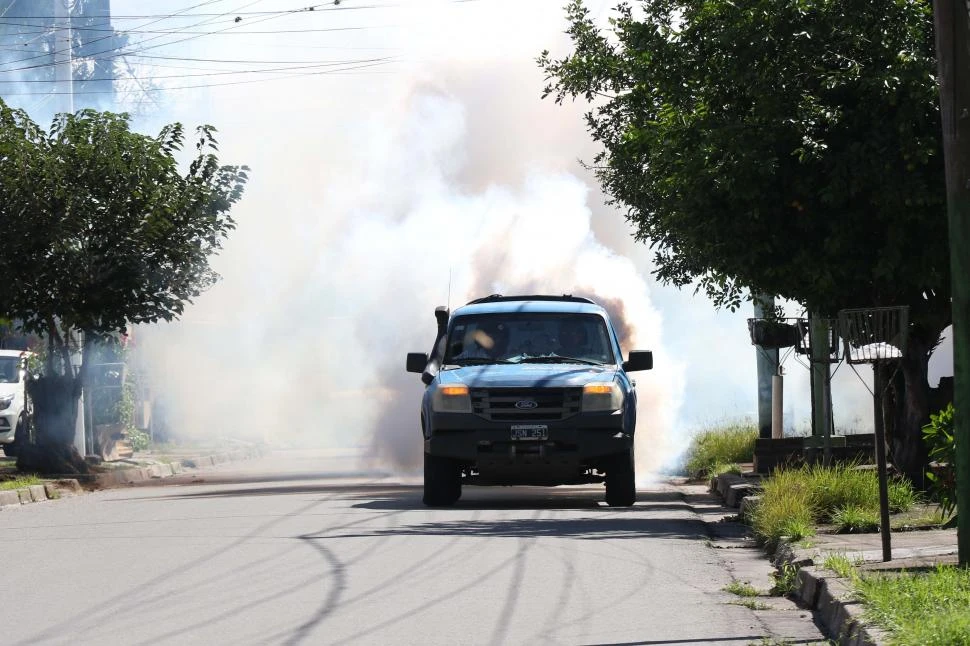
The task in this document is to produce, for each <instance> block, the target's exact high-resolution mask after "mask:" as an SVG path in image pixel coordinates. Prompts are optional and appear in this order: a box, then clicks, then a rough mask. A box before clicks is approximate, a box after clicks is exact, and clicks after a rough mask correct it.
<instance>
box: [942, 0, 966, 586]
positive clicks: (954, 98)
mask: <svg viewBox="0 0 970 646" xmlns="http://www.w3.org/2000/svg"><path fill="white" fill-rule="evenodd" d="M933 18H934V22H935V24H936V56H937V65H938V66H939V79H940V113H941V116H942V121H943V154H944V159H945V164H946V197H947V211H948V213H949V219H950V280H951V282H952V289H953V375H954V378H953V399H954V402H953V406H954V408H955V409H956V414H955V415H954V420H953V421H954V426H955V429H954V435H955V441H956V449H957V456H956V458H957V459H956V462H957V463H956V472H957V544H958V549H959V561H960V565H962V566H965V567H966V566H970V2H968V0H935V1H934V2H933Z"/></svg>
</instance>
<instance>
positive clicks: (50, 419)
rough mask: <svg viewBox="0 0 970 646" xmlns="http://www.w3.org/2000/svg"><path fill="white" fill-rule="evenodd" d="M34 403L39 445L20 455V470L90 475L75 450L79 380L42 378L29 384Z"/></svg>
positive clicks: (18, 462) (62, 376) (86, 466)
mask: <svg viewBox="0 0 970 646" xmlns="http://www.w3.org/2000/svg"><path fill="white" fill-rule="evenodd" d="M28 393H29V394H30V397H31V399H32V400H33V403H34V424H35V426H36V429H37V434H36V438H37V443H36V444H35V445H27V446H25V447H23V449H22V450H21V451H20V452H18V455H17V468H18V469H19V470H20V471H31V472H34V473H41V474H51V475H53V474H56V475H69V474H78V473H88V472H89V469H88V465H87V463H86V462H85V461H84V458H83V457H81V455H80V454H79V453H78V452H77V449H75V448H74V429H75V424H76V423H77V408H78V406H77V404H78V399H79V397H80V395H81V393H80V389H79V382H78V380H77V379H76V378H74V377H71V376H65V375H54V376H46V377H41V378H40V379H37V380H35V381H32V382H30V383H29V384H28Z"/></svg>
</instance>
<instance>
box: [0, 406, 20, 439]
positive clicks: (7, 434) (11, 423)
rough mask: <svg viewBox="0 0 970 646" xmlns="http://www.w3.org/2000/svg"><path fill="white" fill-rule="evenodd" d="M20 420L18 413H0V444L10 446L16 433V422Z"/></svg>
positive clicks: (13, 411)
mask: <svg viewBox="0 0 970 646" xmlns="http://www.w3.org/2000/svg"><path fill="white" fill-rule="evenodd" d="M19 418H20V411H16V410H10V409H7V410H4V411H0V444H10V443H12V442H13V440H14V434H15V433H16V432H17V420H18V419H19Z"/></svg>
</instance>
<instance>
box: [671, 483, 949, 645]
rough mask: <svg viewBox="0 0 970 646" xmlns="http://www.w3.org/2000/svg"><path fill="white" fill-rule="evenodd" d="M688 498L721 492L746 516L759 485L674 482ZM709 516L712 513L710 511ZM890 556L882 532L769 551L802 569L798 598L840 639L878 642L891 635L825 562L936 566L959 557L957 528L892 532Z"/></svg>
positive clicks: (727, 506) (784, 566) (781, 565)
mask: <svg viewBox="0 0 970 646" xmlns="http://www.w3.org/2000/svg"><path fill="white" fill-rule="evenodd" d="M674 484H675V486H678V487H680V488H681V489H682V490H683V491H684V493H685V498H687V499H688V500H689V499H690V498H693V499H695V500H696V499H697V494H698V492H699V491H703V490H706V491H708V492H709V493H710V495H711V496H712V497H713V496H717V500H719V501H720V502H721V504H722V508H723V510H724V512H725V515H727V514H737V515H740V516H743V515H744V511H745V506H746V505H745V502H746V501H748V504H750V501H751V500H752V499H756V495H757V493H758V487H757V484H756V483H755V482H753V480H752V479H751V478H744V477H742V476H738V475H735V474H724V475H722V476H719V477H718V478H715V479H714V480H712V481H711V483H710V485H709V486H703V485H692V484H689V483H686V482H685V481H681V482H679V483H677V482H675V483H674ZM707 516H708V517H710V512H709V511H708V512H707ZM890 543H891V556H892V559H891V560H889V561H883V553H882V538H881V535H880V534H879V533H871V534H831V533H819V534H816V535H815V536H812V537H811V538H808V539H805V540H802V541H796V542H783V543H782V544H781V545H779V546H778V548H777V550H775V552H774V554H771V555H768V554H766V556H767V557H768V558H770V559H771V562H772V564H773V565H774V566H775V567H776V568H778V569H779V571H785V570H788V571H791V570H792V569H796V570H797V575H796V580H795V591H794V593H793V595H794V596H795V598H796V599H797V600H798V601H799V602H801V603H802V604H804V605H805V607H806V608H811V609H812V610H813V611H815V612H816V613H817V618H818V621H819V622H820V623H821V624H822V625H823V626H824V627H825V629H826V631H827V632H828V634H829V635H830V636H831V637H832V638H833V639H835V640H837V641H838V642H839V643H840V644H851V645H863V644H865V645H879V644H884V643H887V636H886V634H885V633H884V632H883V631H881V630H879V629H878V628H875V627H873V626H870V625H867V624H866V623H865V621H864V620H863V618H862V615H863V609H862V606H861V604H860V603H859V602H858V601H856V600H855V596H854V594H853V590H852V588H851V586H850V583H849V582H848V581H846V580H845V579H842V578H840V577H838V576H837V575H836V574H835V573H834V572H832V571H831V570H828V569H825V568H824V567H823V565H824V563H825V561H826V559H827V558H828V557H830V556H833V555H837V556H843V557H845V558H847V559H848V560H850V561H852V562H853V563H857V564H858V565H857V567H858V569H860V570H863V571H872V570H888V571H899V570H904V569H906V570H911V569H917V568H932V567H935V566H937V565H949V564H955V563H956V562H957V530H956V529H927V530H907V531H893V532H892V533H891V534H890Z"/></svg>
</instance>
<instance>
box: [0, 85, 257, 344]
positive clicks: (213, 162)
mask: <svg viewBox="0 0 970 646" xmlns="http://www.w3.org/2000/svg"><path fill="white" fill-rule="evenodd" d="M129 125H130V124H129V122H128V117H127V116H126V115H123V114H121V115H119V114H112V113H107V112H97V111H94V110H83V111H80V112H78V113H77V114H74V115H70V114H62V115H58V117H57V119H55V121H54V123H53V125H52V126H51V128H50V130H49V131H44V130H42V129H40V128H38V127H37V125H36V124H34V123H33V122H32V121H31V120H30V118H29V117H28V116H27V114H26V113H25V112H23V111H20V110H13V109H11V108H9V107H7V106H6V105H4V104H2V102H0V161H2V165H0V229H2V230H3V231H4V232H5V235H4V238H5V253H4V254H2V255H0V275H2V276H3V277H4V280H3V281H2V282H0V303H2V304H3V309H4V310H5V312H4V313H5V314H6V315H7V316H10V317H13V318H16V319H18V320H20V321H21V322H22V324H23V327H24V328H25V329H26V330H29V331H38V332H45V333H49V332H53V333H55V334H56V333H57V330H56V329H54V330H52V329H51V323H52V321H58V323H59V325H60V328H61V330H72V329H76V330H83V331H85V332H87V333H89V334H92V335H94V336H100V335H109V334H112V333H116V332H122V331H124V330H125V328H126V327H127V326H128V325H129V324H131V323H146V322H155V321H159V320H171V319H173V318H175V317H177V316H178V315H179V314H181V313H182V311H183V309H184V307H185V304H186V303H189V302H191V301H192V299H193V298H195V297H196V296H198V295H199V294H200V293H201V291H202V290H203V289H205V288H206V287H208V286H209V285H211V284H212V283H213V282H214V280H215V279H216V275H215V274H214V272H213V271H212V270H211V269H210V267H209V264H208V258H209V256H210V255H211V254H212V253H214V252H216V251H217V250H218V249H219V248H220V247H221V244H222V240H223V239H224V238H225V236H226V235H227V233H228V232H229V231H230V230H231V229H233V228H234V226H235V224H234V221H233V219H232V216H231V215H230V213H229V211H230V208H231V207H232V205H233V204H235V203H236V202H237V201H238V200H239V199H240V197H241V196H242V192H243V187H244V184H245V181H246V172H247V170H248V169H247V168H246V167H239V166H223V165H220V163H219V159H218V157H217V154H216V152H217V143H216V139H215V130H214V128H212V127H211V126H201V127H199V128H198V129H197V130H196V137H197V139H196V143H195V148H196V157H195V158H194V159H193V160H192V161H191V163H190V164H189V165H188V169H187V172H186V173H184V174H182V172H181V171H180V168H179V163H178V159H177V157H176V155H177V154H179V153H180V152H181V151H182V148H183V144H184V143H185V131H184V128H183V127H182V125H181V124H178V123H176V124H171V125H168V126H166V127H164V128H163V129H162V131H161V132H160V133H159V135H158V136H156V137H150V136H146V135H142V134H139V133H136V132H132V131H131V130H130V128H129Z"/></svg>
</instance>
